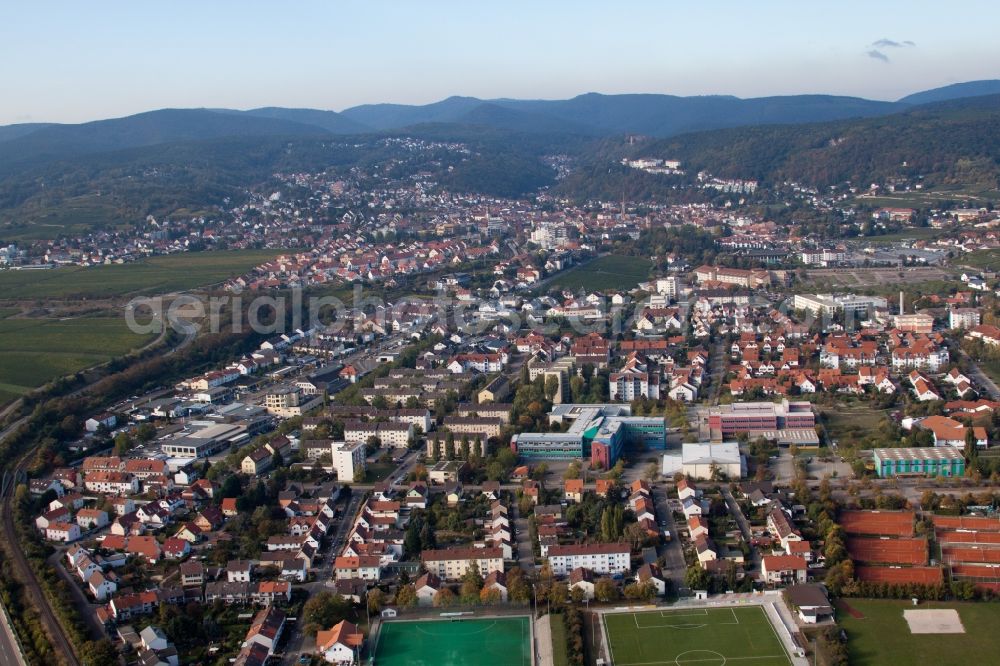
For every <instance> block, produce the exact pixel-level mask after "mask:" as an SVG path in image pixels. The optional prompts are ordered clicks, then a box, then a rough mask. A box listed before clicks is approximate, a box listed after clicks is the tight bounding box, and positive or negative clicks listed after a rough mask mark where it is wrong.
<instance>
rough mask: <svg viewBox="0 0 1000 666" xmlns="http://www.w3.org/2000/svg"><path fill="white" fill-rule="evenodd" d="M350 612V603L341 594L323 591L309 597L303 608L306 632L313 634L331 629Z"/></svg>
mask: <svg viewBox="0 0 1000 666" xmlns="http://www.w3.org/2000/svg"><path fill="white" fill-rule="evenodd" d="M350 610H351V605H350V603H348V601H347V600H346V599H344V598H343V597H341V596H340V595H339V594H334V593H333V592H330V591H328V590H321V591H320V592H317V593H316V594H314V595H313V596H311V597H309V599H308V600H307V601H306V603H305V605H304V606H303V607H302V616H303V618H304V619H305V626H306V629H305V632H306V633H309V634H311V633H315V632H316V631H318V630H319V629H329V628H330V627H332V626H333V625H335V624H337V623H338V622H340V621H341V620H343V619H345V618H346V617H347V614H348V613H349V612H350ZM317 627H318V629H317Z"/></svg>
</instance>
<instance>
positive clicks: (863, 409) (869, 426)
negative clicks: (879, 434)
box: [821, 402, 888, 439]
mask: <svg viewBox="0 0 1000 666" xmlns="http://www.w3.org/2000/svg"><path fill="white" fill-rule="evenodd" d="M821 409H822V410H823V411H824V412H825V413H826V415H827V421H826V424H825V425H826V431H827V433H829V435H830V437H832V438H833V439H840V438H842V437H846V436H848V435H851V436H854V437H859V438H860V437H866V436H867V435H869V434H871V432H872V431H873V430H875V428H877V427H878V425H879V424H880V423H881V422H882V419H883V418H884V417H885V415H886V414H888V410H878V409H873V408H872V406H871V405H868V404H865V403H863V402H858V403H854V404H846V405H845V404H840V405H837V407H836V408H832V409H830V408H825V407H824V408H821Z"/></svg>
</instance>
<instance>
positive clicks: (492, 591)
mask: <svg viewBox="0 0 1000 666" xmlns="http://www.w3.org/2000/svg"><path fill="white" fill-rule="evenodd" d="M501 601H503V597H502V596H501V594H500V590H498V589H497V588H495V587H484V588H483V589H482V591H480V593H479V603H481V604H483V605H484V606H496V605H497V604H498V603H500V602H501Z"/></svg>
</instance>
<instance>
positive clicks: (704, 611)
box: [615, 607, 740, 629]
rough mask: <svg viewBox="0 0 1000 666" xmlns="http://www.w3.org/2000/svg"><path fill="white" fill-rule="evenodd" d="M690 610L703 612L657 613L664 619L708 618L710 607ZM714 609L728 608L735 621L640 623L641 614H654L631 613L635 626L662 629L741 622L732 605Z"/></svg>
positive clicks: (698, 627) (694, 627) (645, 613)
mask: <svg viewBox="0 0 1000 666" xmlns="http://www.w3.org/2000/svg"><path fill="white" fill-rule="evenodd" d="M690 610H692V611H697V610H700V611H701V612H700V613H674V612H671V611H662V610H661V611H660V612H659V613H656V615H659V616H660V617H662V618H663V619H664V620H667V619H670V618H682V617H700V618H707V617H708V609H707V608H692V609H690ZM713 610H720V611H726V610H728V611H729V612H730V613H731V614H732V617H733V621H732V622H719V621H714V620H713V621H712V622H708V623H692V622H665V623H662V624H649V623H644V624H639V615H650V616H652V615H653V614H652V613H649V612H648V611H647V612H643V613H631V615H632V621H633V622H635V626H636V628H637V629H662V628H664V627H670V628H672V629H701V628H703V627H707V626H708V625H709V624H711V625H714V626H729V625H733V624H739V623H740V618H739V617H737V615H736V611H735V610H734V609H733V608H731V607H730V608H717V609H713ZM615 615H625V613H615Z"/></svg>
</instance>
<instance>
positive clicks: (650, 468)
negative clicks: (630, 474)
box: [645, 461, 660, 481]
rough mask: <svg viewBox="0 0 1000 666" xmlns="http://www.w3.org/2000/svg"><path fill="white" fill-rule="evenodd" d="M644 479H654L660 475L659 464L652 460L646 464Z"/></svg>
mask: <svg viewBox="0 0 1000 666" xmlns="http://www.w3.org/2000/svg"><path fill="white" fill-rule="evenodd" d="M645 476H646V480H647V481H655V480H656V478H657V477H658V476H660V466H659V465H658V464H657V463H656V462H655V461H654V462H651V463H649V464H648V465H646V474H645Z"/></svg>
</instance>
